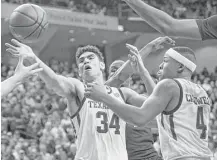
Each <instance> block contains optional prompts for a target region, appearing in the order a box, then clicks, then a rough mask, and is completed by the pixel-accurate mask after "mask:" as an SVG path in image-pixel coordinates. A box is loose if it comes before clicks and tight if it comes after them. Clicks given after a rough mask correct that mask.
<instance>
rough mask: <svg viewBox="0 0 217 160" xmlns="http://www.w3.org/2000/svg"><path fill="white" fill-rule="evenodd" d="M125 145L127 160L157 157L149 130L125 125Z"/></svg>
mask: <svg viewBox="0 0 217 160" xmlns="http://www.w3.org/2000/svg"><path fill="white" fill-rule="evenodd" d="M126 145H127V153H128V159H129V160H141V159H150V158H153V159H154V158H156V157H158V153H157V152H156V150H155V149H154V147H153V135H152V132H151V129H150V128H147V127H134V126H132V125H129V124H127V125H126Z"/></svg>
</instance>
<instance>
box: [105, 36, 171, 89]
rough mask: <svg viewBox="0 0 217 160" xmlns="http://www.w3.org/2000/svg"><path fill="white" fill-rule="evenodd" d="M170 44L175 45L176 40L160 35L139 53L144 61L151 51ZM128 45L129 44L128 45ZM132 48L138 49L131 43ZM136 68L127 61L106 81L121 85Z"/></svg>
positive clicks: (114, 85) (113, 85)
mask: <svg viewBox="0 0 217 160" xmlns="http://www.w3.org/2000/svg"><path fill="white" fill-rule="evenodd" d="M165 44H168V45H171V46H174V45H175V41H174V40H172V39H171V38H169V37H159V38H156V39H154V40H153V41H151V42H149V43H148V44H147V45H145V46H144V47H143V48H142V49H141V50H140V51H138V53H139V54H140V56H141V58H142V60H143V61H144V60H145V58H146V57H147V56H148V55H149V54H150V53H151V52H155V51H157V50H159V49H162V48H164V45H165ZM126 46H127V47H128V46H129V44H127V45H126ZM130 46H131V48H132V47H133V48H134V50H137V48H136V47H135V46H132V45H130ZM133 72H134V70H133V68H132V67H131V65H130V61H129V60H128V61H126V62H125V63H124V64H123V65H122V66H121V67H120V68H119V69H118V70H117V71H116V72H115V74H114V75H113V76H112V77H110V78H109V80H108V81H106V83H105V84H106V85H109V86H111V87H116V86H117V85H118V84H119V86H120V85H121V84H122V83H124V82H125V81H126V80H127V79H128V78H129V77H130V76H131V75H132V74H133Z"/></svg>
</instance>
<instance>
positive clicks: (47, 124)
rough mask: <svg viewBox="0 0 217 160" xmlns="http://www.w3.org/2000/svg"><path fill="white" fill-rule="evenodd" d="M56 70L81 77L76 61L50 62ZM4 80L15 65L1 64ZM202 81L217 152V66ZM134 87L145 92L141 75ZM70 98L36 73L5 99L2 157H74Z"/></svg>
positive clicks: (198, 79) (200, 76)
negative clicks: (50, 85) (209, 105)
mask: <svg viewBox="0 0 217 160" xmlns="http://www.w3.org/2000/svg"><path fill="white" fill-rule="evenodd" d="M47 65H49V66H50V67H51V68H52V69H53V70H54V71H55V72H56V73H58V74H62V75H64V76H70V77H75V78H79V77H78V69H77V67H76V64H72V66H71V65H69V63H68V62H60V61H57V60H55V59H51V60H50V61H49V62H47ZM1 67H2V70H1V78H2V81H3V80H4V79H7V78H8V77H10V76H12V75H13V73H14V69H15V68H14V67H13V66H7V65H4V64H1ZM192 80H193V81H194V82H195V83H198V84H201V85H202V87H203V88H204V89H205V90H206V91H207V93H208V94H209V96H210V99H211V101H212V107H211V112H210V126H209V127H210V129H211V131H210V132H209V146H210V149H211V150H212V151H213V152H215V153H216V154H217V67H216V69H215V71H214V72H213V73H209V72H208V71H207V69H206V68H204V70H203V71H202V72H201V73H195V74H194V76H193V77H192ZM130 86H131V88H132V89H133V90H135V91H137V92H138V93H140V94H142V93H144V92H145V86H144V84H143V83H142V81H141V80H140V78H139V76H137V75H134V76H132V79H131V80H130ZM66 108H67V107H66V100H65V99H63V98H61V97H59V96H57V95H56V94H55V93H54V92H53V91H52V90H51V89H49V88H47V87H46V85H45V83H44V82H42V81H41V80H40V78H39V77H37V76H34V77H31V78H30V79H29V80H27V81H26V82H24V83H23V84H21V85H19V86H18V87H17V88H16V89H14V90H13V91H12V92H11V93H9V94H8V95H7V96H6V97H4V98H3V99H2V104H1V110H2V118H1V126H2V127H1V135H2V136H1V139H2V145H1V154H2V160H13V159H15V160H31V159H32V160H45V159H46V160H73V157H74V155H75V152H76V148H75V135H74V130H73V128H72V126H71V122H70V119H69V116H68V111H67V109H66Z"/></svg>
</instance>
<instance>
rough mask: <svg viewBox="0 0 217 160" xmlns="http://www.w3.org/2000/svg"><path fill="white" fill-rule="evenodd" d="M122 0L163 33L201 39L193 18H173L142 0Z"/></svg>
mask: <svg viewBox="0 0 217 160" xmlns="http://www.w3.org/2000/svg"><path fill="white" fill-rule="evenodd" d="M124 1H125V2H126V3H127V4H128V5H129V6H130V7H131V8H132V9H133V10H134V11H135V12H136V13H137V14H138V15H139V16H140V17H142V18H143V19H144V20H145V21H146V22H147V23H148V24H149V25H151V26H152V27H153V28H155V29H156V30H157V31H159V32H161V33H163V34H164V35H167V36H176V37H185V38H191V39H198V40H201V39H202V37H201V34H200V31H199V28H198V25H197V22H196V20H195V19H185V20H178V19H174V18H172V17H171V16H170V15H168V14H167V13H165V12H163V11H161V10H159V9H156V8H154V7H152V6H150V5H148V4H146V3H145V2H143V1H142V0H124Z"/></svg>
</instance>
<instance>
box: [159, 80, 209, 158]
mask: <svg viewBox="0 0 217 160" xmlns="http://www.w3.org/2000/svg"><path fill="white" fill-rule="evenodd" d="M176 82H177V84H178V85H179V86H180V88H181V89H180V103H179V105H178V106H177V107H176V108H175V109H174V110H173V112H170V113H168V112H163V113H161V114H160V115H158V117H157V120H158V128H159V134H160V142H161V146H162V153H163V155H164V159H173V158H178V157H192V156H193V157H209V156H210V154H211V153H210V151H209V149H208V125H209V111H210V101H209V98H208V96H207V94H206V92H205V91H204V89H203V88H202V87H201V86H199V85H197V84H194V83H192V82H190V81H187V80H184V79H176Z"/></svg>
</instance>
